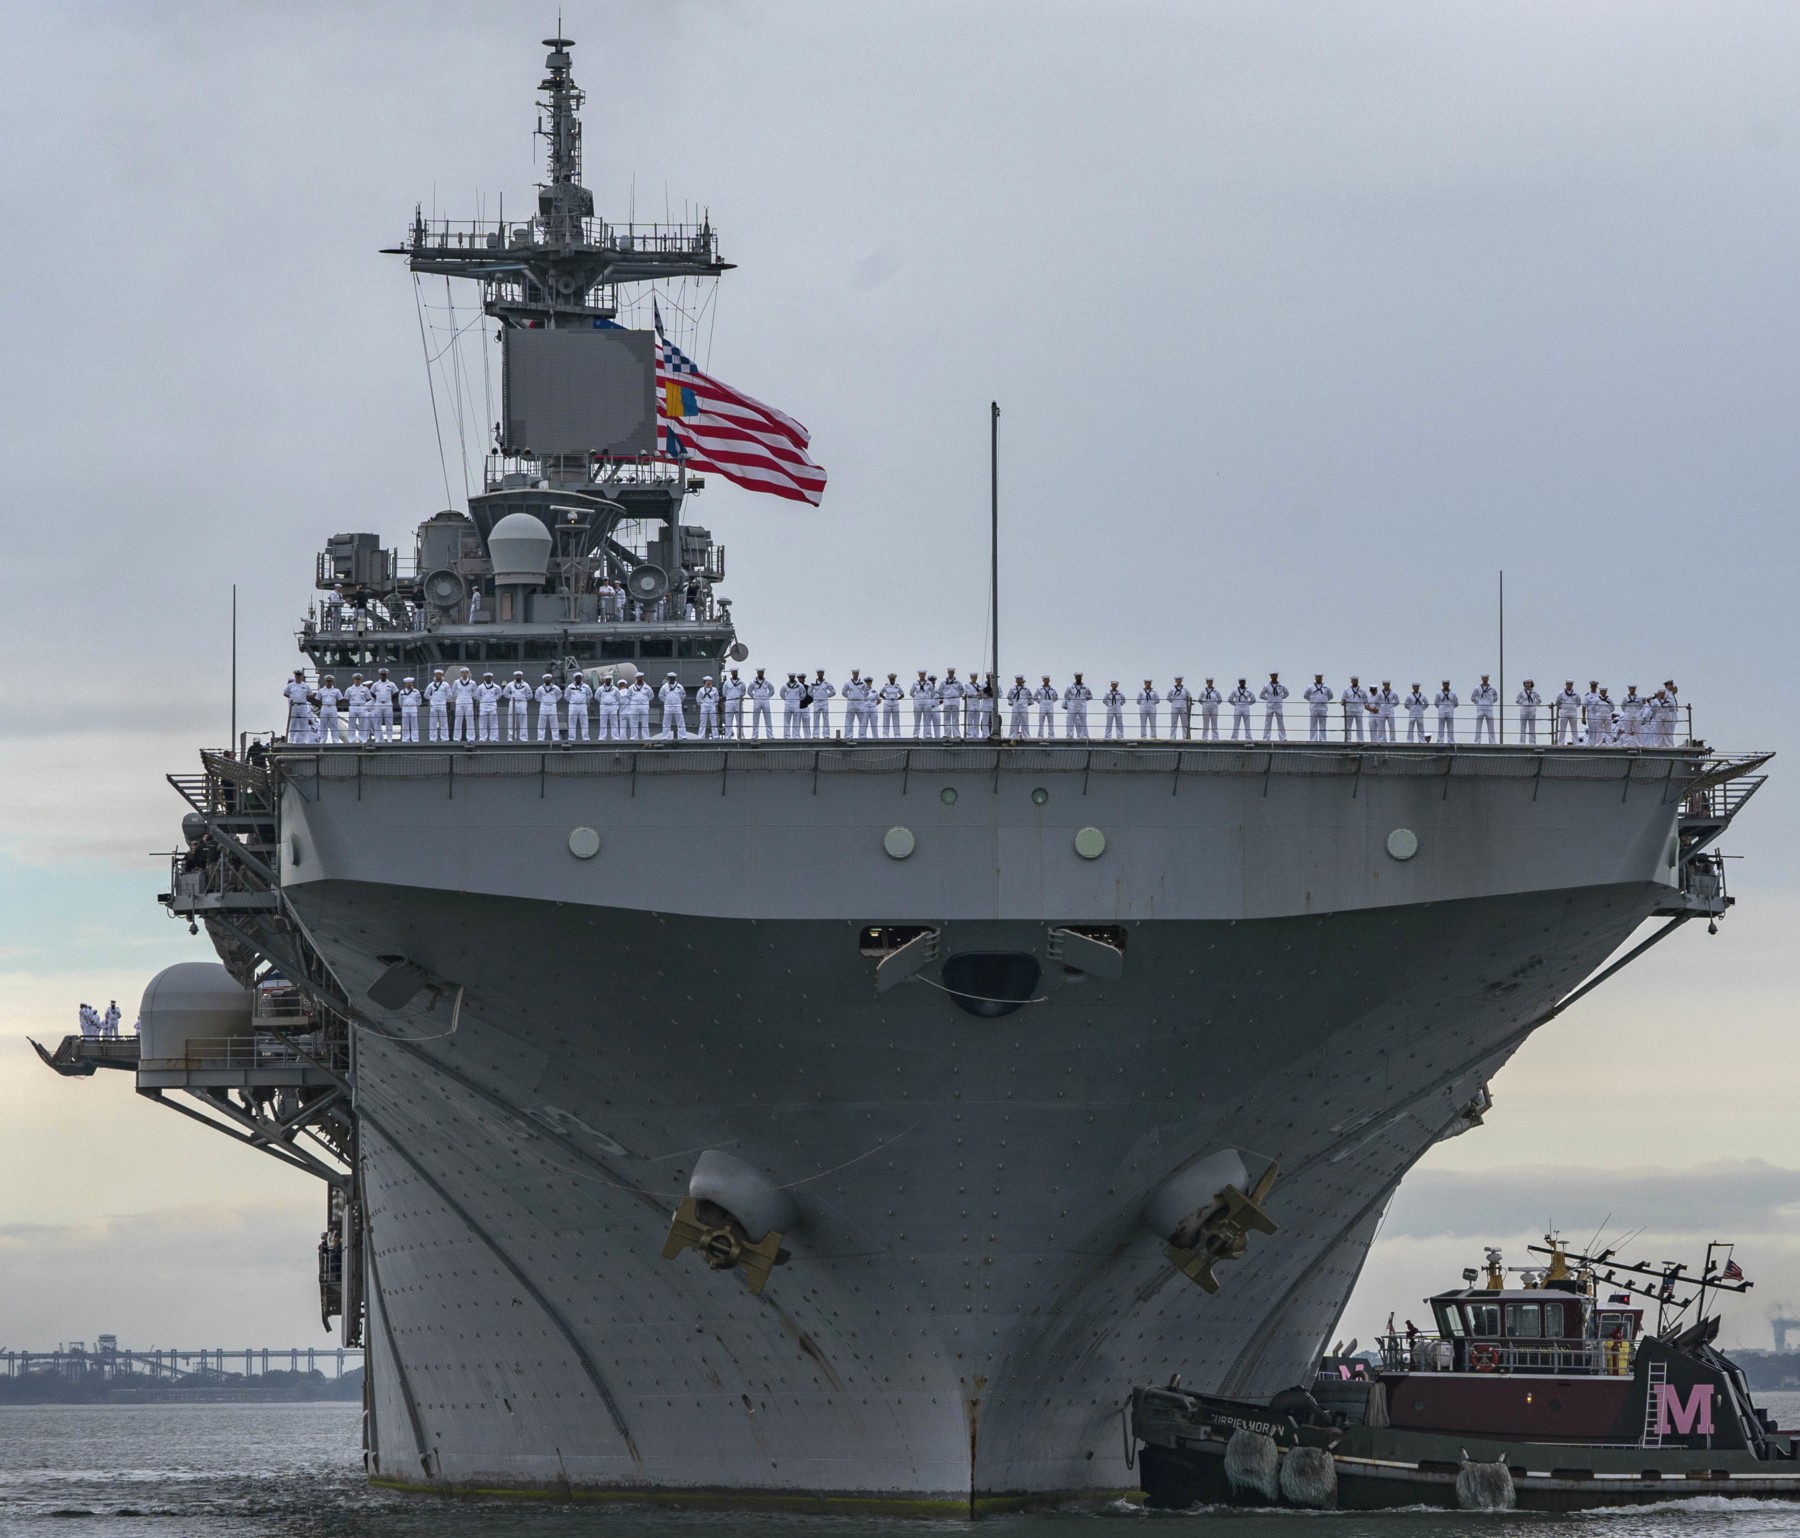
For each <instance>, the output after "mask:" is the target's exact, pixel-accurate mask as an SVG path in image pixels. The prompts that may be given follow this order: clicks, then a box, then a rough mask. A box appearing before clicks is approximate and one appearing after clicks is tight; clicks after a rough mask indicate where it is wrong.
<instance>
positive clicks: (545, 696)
mask: <svg viewBox="0 0 1800 1538" xmlns="http://www.w3.org/2000/svg"><path fill="white" fill-rule="evenodd" d="M532 697H533V698H534V699H536V700H537V708H538V709H537V740H538V741H539V742H561V741H562V710H561V706H562V697H563V692H562V690H561V689H559V688H557V686H556V680H555V679H554V678H553V677H551V675H550V674H548V673H546V674H545V675H544V681H543V682H542V683H541V684H539V685H538V686H537V688H536V689H534V690H532Z"/></svg>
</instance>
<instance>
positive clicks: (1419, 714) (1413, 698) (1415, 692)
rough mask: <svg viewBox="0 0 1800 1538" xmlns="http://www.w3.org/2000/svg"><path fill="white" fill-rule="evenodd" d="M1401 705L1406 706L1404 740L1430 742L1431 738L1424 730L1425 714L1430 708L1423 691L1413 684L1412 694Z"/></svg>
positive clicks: (1429, 702)
mask: <svg viewBox="0 0 1800 1538" xmlns="http://www.w3.org/2000/svg"><path fill="white" fill-rule="evenodd" d="M1402 703H1403V704H1404V705H1405V706H1406V740H1407V741H1408V742H1430V741H1431V737H1430V735H1429V734H1428V733H1427V732H1426V730H1425V712H1426V711H1427V710H1428V709H1429V708H1430V707H1431V701H1430V700H1428V699H1426V698H1425V694H1424V691H1423V690H1421V689H1420V688H1419V686H1418V685H1417V684H1416V683H1415V684H1414V685H1413V686H1412V693H1411V694H1409V695H1407V697H1406V698H1405V700H1404V701H1402Z"/></svg>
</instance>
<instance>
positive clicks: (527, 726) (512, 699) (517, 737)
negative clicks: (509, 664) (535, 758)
mask: <svg viewBox="0 0 1800 1538" xmlns="http://www.w3.org/2000/svg"><path fill="white" fill-rule="evenodd" d="M500 698H501V699H502V700H504V701H505V703H506V740H507V741H508V742H524V741H525V740H526V739H527V738H529V737H530V736H531V685H530V684H528V683H526V682H525V679H524V676H523V675H522V674H518V673H515V674H514V675H513V676H512V677H511V678H509V679H507V681H506V682H505V683H503V684H501V685H500Z"/></svg>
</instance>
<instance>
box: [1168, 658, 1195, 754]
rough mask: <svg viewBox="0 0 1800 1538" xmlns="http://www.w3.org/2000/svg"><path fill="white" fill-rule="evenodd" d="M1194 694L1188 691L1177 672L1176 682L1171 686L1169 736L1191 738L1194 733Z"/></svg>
mask: <svg viewBox="0 0 1800 1538" xmlns="http://www.w3.org/2000/svg"><path fill="white" fill-rule="evenodd" d="M1193 708H1194V696H1193V695H1192V694H1190V693H1188V687H1187V685H1186V684H1184V683H1183V682H1182V681H1181V675H1180V674H1177V675H1176V677H1175V682H1174V683H1173V684H1171V685H1170V686H1169V736H1170V737H1171V738H1175V737H1181V738H1184V739H1185V738H1191V737H1192V736H1193V735H1194V723H1193V720H1192V712H1193Z"/></svg>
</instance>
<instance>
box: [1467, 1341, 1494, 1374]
mask: <svg viewBox="0 0 1800 1538" xmlns="http://www.w3.org/2000/svg"><path fill="white" fill-rule="evenodd" d="M1469 1365H1470V1366H1471V1367H1473V1368H1474V1369H1475V1371H1476V1372H1493V1371H1495V1370H1496V1369H1497V1368H1498V1367H1499V1366H1500V1348H1499V1347H1498V1346H1471V1347H1470V1348H1469Z"/></svg>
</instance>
